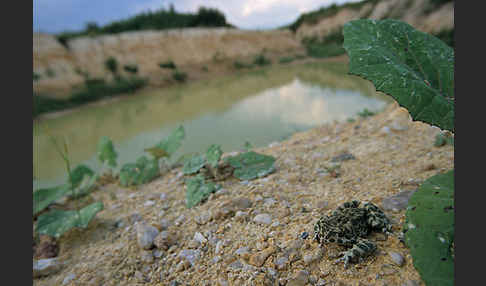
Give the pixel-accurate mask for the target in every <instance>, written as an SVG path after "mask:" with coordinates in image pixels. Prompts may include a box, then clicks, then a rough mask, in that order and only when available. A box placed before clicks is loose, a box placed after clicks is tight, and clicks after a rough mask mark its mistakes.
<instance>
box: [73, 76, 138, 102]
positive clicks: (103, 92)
mask: <svg viewBox="0 0 486 286" xmlns="http://www.w3.org/2000/svg"><path fill="white" fill-rule="evenodd" d="M146 82H147V81H146V79H143V78H139V77H135V76H133V77H129V78H123V77H116V78H115V80H114V81H113V82H110V83H106V82H105V81H104V80H103V79H91V80H86V82H85V85H84V87H82V88H81V89H79V90H77V91H75V92H73V93H72V94H71V97H70V98H69V101H70V102H72V103H75V104H78V105H79V104H82V103H86V102H91V101H95V100H98V99H100V98H103V97H109V96H113V95H117V94H122V93H133V92H135V91H136V90H137V89H139V88H141V87H143V86H144V85H145V84H146Z"/></svg>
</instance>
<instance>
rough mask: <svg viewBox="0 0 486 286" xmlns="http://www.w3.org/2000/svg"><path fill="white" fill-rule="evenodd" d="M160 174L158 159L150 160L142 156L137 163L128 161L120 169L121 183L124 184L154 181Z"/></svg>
mask: <svg viewBox="0 0 486 286" xmlns="http://www.w3.org/2000/svg"><path fill="white" fill-rule="evenodd" d="M159 174H160V169H159V163H158V161H157V159H154V160H148V159H147V157H145V156H142V157H140V158H138V159H137V161H136V162H135V163H127V164H125V165H123V167H122V168H121V170H120V184H121V185H122V186H125V187H127V186H130V185H140V184H145V183H148V182H150V181H152V180H153V179H154V178H155V177H157V176H158V175H159Z"/></svg>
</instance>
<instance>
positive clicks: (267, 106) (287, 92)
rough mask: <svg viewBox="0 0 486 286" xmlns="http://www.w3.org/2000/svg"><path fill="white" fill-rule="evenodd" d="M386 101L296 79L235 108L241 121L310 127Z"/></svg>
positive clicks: (341, 118)
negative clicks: (272, 122) (275, 122)
mask: <svg viewBox="0 0 486 286" xmlns="http://www.w3.org/2000/svg"><path fill="white" fill-rule="evenodd" d="M384 105H385V102H384V101H383V100H380V99H378V98H370V97H366V96H363V95H362V94H361V93H360V92H359V91H353V90H342V89H334V88H322V87H319V86H317V85H311V84H308V83H304V82H302V81H301V80H300V79H298V78H295V79H294V80H293V81H292V82H291V83H290V84H288V85H285V86H282V87H280V88H275V89H270V90H267V91H265V92H262V93H261V94H259V95H257V96H255V97H251V98H248V99H245V100H243V101H242V102H241V103H239V104H238V105H237V106H236V107H235V108H234V110H233V112H234V114H235V115H234V116H235V118H238V119H240V120H256V121H279V122H280V123H281V124H288V125H293V126H299V127H311V126H316V125H319V124H323V123H326V122H332V121H334V120H338V121H341V120H346V119H347V118H349V117H352V116H354V115H355V114H357V113H358V112H360V111H362V110H363V109H364V108H367V109H369V110H378V109H380V108H382V107H384Z"/></svg>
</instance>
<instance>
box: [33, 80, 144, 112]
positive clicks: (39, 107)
mask: <svg viewBox="0 0 486 286" xmlns="http://www.w3.org/2000/svg"><path fill="white" fill-rule="evenodd" d="M146 83H147V80H146V79H144V78H140V77H136V76H132V77H129V78H123V77H116V78H115V80H114V81H113V82H111V83H106V82H105V81H104V80H103V79H86V80H85V84H84V86H82V87H80V88H78V90H76V91H74V92H72V93H71V96H70V97H69V98H68V99H55V98H49V97H48V96H44V95H39V94H34V96H33V111H32V115H33V117H36V116H37V115H39V114H42V113H46V112H51V111H57V110H62V109H66V108H72V107H76V106H79V105H81V104H84V103H87V102H92V101H95V100H99V99H101V98H103V97H110V96H115V95H119V94H125V93H133V92H135V91H136V90H138V89H140V88H142V87H143V86H144V85H145V84H146Z"/></svg>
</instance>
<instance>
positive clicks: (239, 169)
mask: <svg viewBox="0 0 486 286" xmlns="http://www.w3.org/2000/svg"><path fill="white" fill-rule="evenodd" d="M226 162H227V163H229V164H230V165H231V166H232V167H233V168H235V170H234V172H233V176H235V177H236V178H238V179H240V180H253V179H256V178H261V177H265V176H266V175H268V174H271V173H273V172H274V171H275V168H274V166H273V164H274V163H275V158H274V157H272V156H267V155H263V154H258V153H255V152H253V151H248V152H245V153H242V154H239V155H236V156H234V157H228V158H226Z"/></svg>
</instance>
